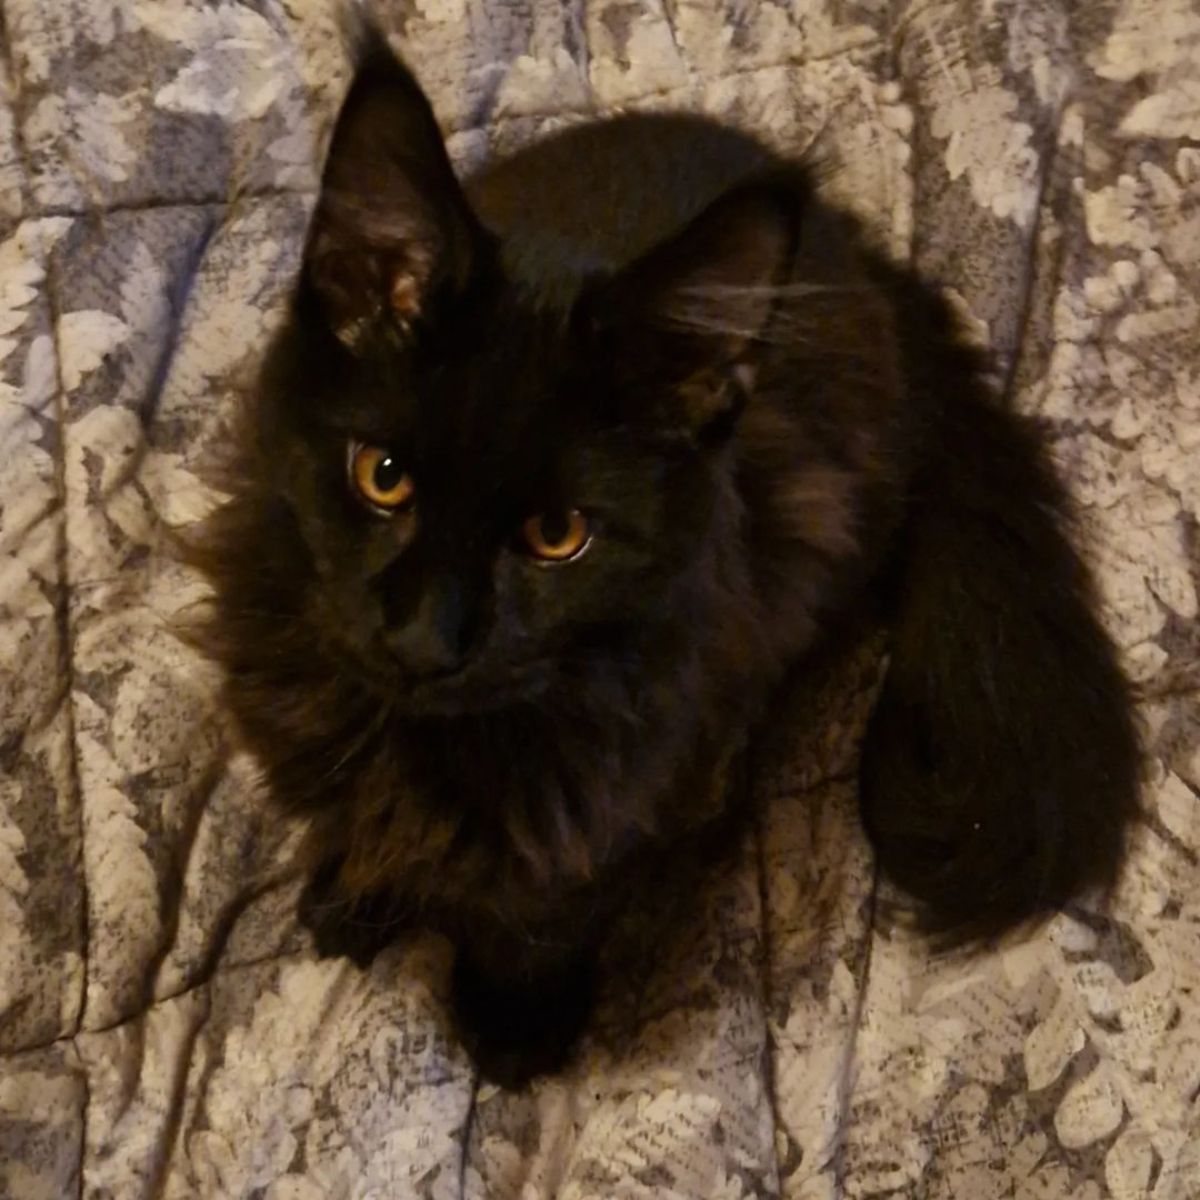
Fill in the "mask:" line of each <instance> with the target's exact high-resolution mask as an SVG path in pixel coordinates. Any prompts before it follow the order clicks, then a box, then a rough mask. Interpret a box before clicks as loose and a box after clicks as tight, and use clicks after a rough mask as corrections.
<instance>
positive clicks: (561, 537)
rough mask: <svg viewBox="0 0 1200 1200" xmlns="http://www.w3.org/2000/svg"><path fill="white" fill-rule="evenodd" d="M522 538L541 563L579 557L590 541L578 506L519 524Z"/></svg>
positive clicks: (586, 524) (584, 518)
mask: <svg viewBox="0 0 1200 1200" xmlns="http://www.w3.org/2000/svg"><path fill="white" fill-rule="evenodd" d="M521 537H522V538H523V539H524V541H525V547H526V549H528V551H529V553H530V554H532V555H533V556H534V557H535V558H540V559H541V560H542V561H543V562H566V561H567V560H568V559H572V558H578V557H579V556H580V555H581V554H582V553H583V552H584V551H585V550H586V549H587V548H588V545H589V544H590V542H591V540H592V535H591V531H590V530H589V529H588V522H587V518H586V517H585V516H584V515H583V513H581V512H580V511H579V510H578V509H577V508H573V509H571V510H570V511H569V512H564V513H554V514H545V513H543V514H542V515H541V516H537V517H530V518H529V520H528V521H526V522H525V524H524V525H522V526H521Z"/></svg>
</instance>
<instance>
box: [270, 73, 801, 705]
mask: <svg viewBox="0 0 1200 1200" xmlns="http://www.w3.org/2000/svg"><path fill="white" fill-rule="evenodd" d="M792 220H793V216H792V212H791V210H790V208H789V204H788V203H787V200H786V197H785V196H784V195H783V194H781V193H780V192H779V191H777V190H773V189H772V188H771V187H769V186H766V185H762V186H745V187H742V188H740V189H738V190H736V191H733V192H731V193H729V194H727V195H726V196H725V197H723V198H722V199H720V200H718V201H717V202H716V203H715V204H713V205H711V206H710V207H709V208H707V209H705V210H704V211H703V212H701V213H700V214H699V215H698V216H697V217H696V218H695V219H694V220H693V221H692V222H691V223H690V224H687V225H686V226H685V227H684V228H682V229H680V230H678V231H677V232H676V233H675V234H674V235H673V236H671V237H669V238H668V239H666V240H665V241H664V242H663V243H662V244H660V245H658V246H656V247H654V248H652V249H651V250H650V251H649V252H648V253H646V254H644V255H641V256H640V257H638V258H637V259H636V261H634V262H632V263H630V264H628V265H626V266H625V267H623V268H622V269H620V270H618V271H616V272H611V273H606V274H604V275H597V276H595V277H591V278H582V279H581V280H580V286H579V289H578V294H577V295H576V296H574V297H573V298H572V299H571V301H570V302H569V303H549V302H547V301H546V300H545V298H540V297H538V296H537V295H536V294H534V293H533V292H532V291H531V290H530V289H529V288H528V287H526V286H525V285H524V283H523V281H522V280H521V279H520V278H518V277H514V274H513V272H512V270H511V269H510V268H509V266H508V265H507V264H506V262H505V257H504V253H503V249H504V248H503V245H502V243H501V241H500V239H499V238H498V237H497V236H496V235H495V234H494V233H493V232H491V231H489V230H487V229H485V228H484V227H483V225H482V224H481V222H480V221H479V220H478V219H477V218H476V216H475V215H474V214H473V212H472V210H471V208H470V206H469V204H468V202H467V200H466V198H465V196H464V193H463V191H462V189H461V188H460V186H459V184H458V182H457V181H456V179H455V175H454V172H453V170H452V168H451V165H450V162H449V159H448V157H447V154H446V151H445V148H444V146H443V143H442V140H441V137H440V135H439V133H438V130H437V126H436V124H435V122H434V119H433V116H432V113H431V111H430V109H429V106H428V104H427V102H426V101H425V99H424V97H423V96H422V95H421V93H420V92H419V90H418V89H417V88H416V85H415V84H414V83H413V82H412V80H411V79H410V78H409V76H408V75H407V74H406V73H405V72H404V71H403V70H402V68H400V67H399V66H398V64H396V63H395V62H393V61H391V60H390V59H387V58H381V57H377V58H376V59H375V60H373V61H371V62H370V63H369V64H368V65H367V66H366V67H365V68H364V69H363V71H362V72H361V73H360V75H359V77H358V79H357V80H356V82H355V84H354V86H353V88H352V90H351V93H350V95H349V97H348V99H347V101H346V104H345V106H344V108H343V110H342V114H341V116H340V118H339V121H338V124H337V126H336V129H335V132H334V137H333V142H332V146H331V150H330V154H329V159H328V163H327V167H326V172H325V178H324V185H323V190H322V194H321V197H320V201H319V204H318V207H317V210H316V212H315V214H314V218H313V223H312V227H311V230H310V235H309V240H308V244H307V249H306V253H305V259H304V265H303V274H302V280H301V283H300V287H299V291H298V295H297V298H296V302H295V305H294V309H293V312H292V314H291V316H290V318H289V321H288V324H287V327H286V328H285V330H284V332H283V334H282V336H281V337H280V339H279V341H278V343H277V345H276V347H275V350H274V352H273V354H272V356H271V359H270V362H269V366H268V370H267V372H266V375H265V379H264V384H263V388H262V394H261V398H260V412H259V414H258V418H257V423H256V428H255V435H254V441H255V456H254V463H255V466H254V468H253V469H254V470H255V471H256V472H257V473H258V476H259V477H258V479H257V480H256V483H255V488H256V496H257V500H256V503H257V504H258V507H259V510H260V511H262V512H267V511H269V512H270V513H271V514H272V515H271V519H270V520H269V521H267V520H265V519H264V520H262V521H260V523H259V528H260V529H261V531H262V533H261V536H262V538H263V540H264V544H263V546H262V547H261V560H262V562H263V563H267V562H272V563H273V564H275V565H274V566H273V567H272V569H273V570H276V571H278V570H283V571H284V572H285V574H287V575H288V576H289V578H290V580H291V585H292V587H293V588H294V592H295V595H294V601H295V605H296V617H295V618H294V619H295V620H299V621H303V622H304V623H305V624H306V625H307V627H308V628H309V629H310V631H311V636H312V641H313V644H314V646H316V645H317V644H320V645H321V646H322V647H324V651H325V653H326V655H327V656H328V654H329V652H331V651H332V653H333V654H334V656H335V657H337V656H340V657H341V658H342V659H343V660H344V663H343V665H344V666H345V668H346V669H347V670H350V671H357V672H360V673H361V674H362V675H363V676H364V677H365V678H368V679H370V680H372V681H373V682H374V683H375V684H377V685H378V687H379V688H381V689H384V690H386V691H387V692H388V693H389V694H390V695H391V696H392V697H393V701H394V704H395V705H396V706H397V707H399V708H400V709H408V710H409V711H412V712H426V713H428V712H438V713H456V712H463V711H473V710H478V709H482V708H488V707H491V706H495V705H498V704H506V703H512V702H514V701H520V700H521V699H522V698H525V697H531V696H534V695H538V694H541V693H543V692H544V691H545V690H546V688H547V687H550V686H553V685H554V684H555V683H556V682H559V683H562V682H564V681H570V680H571V679H573V678H579V677H580V675H581V672H583V671H585V670H586V669H587V668H588V665H589V664H593V665H594V664H596V663H597V662H604V661H606V660H609V661H614V662H616V661H627V660H628V659H629V658H630V657H631V656H636V655H637V654H639V653H641V652H642V651H643V650H644V649H645V648H646V647H647V646H649V645H652V644H653V643H654V640H655V639H656V638H660V637H668V636H678V635H679V632H680V628H681V625H684V624H686V623H687V622H688V621H689V620H691V619H692V617H693V616H694V615H695V611H696V605H697V603H698V601H699V598H700V593H702V592H703V590H704V588H705V587H707V586H709V585H710V584H711V582H712V581H711V579H710V578H708V576H710V575H711V573H712V572H713V571H717V570H720V569H721V567H720V564H719V563H718V562H717V559H718V558H719V557H720V554H717V553H716V552H715V551H714V546H713V544H712V543H713V537H714V528H715V523H717V524H721V535H720V536H721V537H723V538H725V539H726V540H728V539H730V538H736V536H737V532H736V529H735V528H734V527H733V522H734V518H735V516H736V514H735V513H734V511H733V509H734V508H735V507H736V502H735V500H733V499H732V489H731V486H730V479H729V472H730V471H731V469H732V468H731V465H730V455H729V453H728V447H729V443H730V439H731V436H732V435H733V433H734V431H735V428H736V423H737V420H738V416H739V412H740V410H741V407H742V406H743V404H744V403H745V401H746V400H747V398H748V395H749V394H750V392H751V391H752V390H753V386H754V374H755V370H756V367H757V360H756V354H757V348H758V346H759V344H760V334H761V333H762V331H763V328H764V327H765V325H766V323H767V321H768V320H769V319H770V315H771V299H770V298H771V295H772V289H773V287H774V285H776V284H777V283H779V282H780V281H781V279H782V278H783V277H784V275H785V274H786V272H787V270H788V267H789V262H790V255H791V253H792V247H793V230H792ZM706 313H707V314H708V316H710V317H712V318H713V319H711V320H706ZM268 541H269V542H270V544H269V545H268V544H266V543H267V542H268ZM281 619H282V618H281ZM689 636H703V631H702V630H693V631H691V632H690V634H689Z"/></svg>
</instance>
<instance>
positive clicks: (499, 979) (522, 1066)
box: [452, 939, 594, 1088]
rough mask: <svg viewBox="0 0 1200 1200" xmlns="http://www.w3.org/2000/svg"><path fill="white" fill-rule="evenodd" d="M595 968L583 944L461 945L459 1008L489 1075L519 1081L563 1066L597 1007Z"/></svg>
mask: <svg viewBox="0 0 1200 1200" xmlns="http://www.w3.org/2000/svg"><path fill="white" fill-rule="evenodd" d="M593 976H594V960H593V956H592V954H591V952H590V951H589V950H586V949H584V948H582V947H562V948H561V949H560V950H550V951H548V950H547V949H546V948H545V947H544V946H543V947H539V948H537V949H536V950H534V948H533V947H531V946H529V945H522V944H520V943H519V942H517V941H516V940H515V939H511V940H510V939H504V942H503V943H501V944H496V943H491V944H487V945H484V944H481V943H480V942H478V941H477V942H476V944H475V945H472V944H471V943H470V942H467V943H464V944H462V945H460V946H459V950H458V954H457V956H456V958H455V962H454V979H453V985H452V987H453V1002H454V1015H455V1020H456V1023H457V1025H458V1028H459V1034H460V1036H461V1038H462V1040H463V1043H464V1045H465V1046H466V1047H467V1050H468V1052H469V1053H470V1055H471V1057H472V1058H473V1059H474V1061H475V1063H476V1065H477V1067H478V1068H479V1071H480V1074H481V1075H482V1076H483V1078H485V1079H487V1080H489V1081H490V1082H492V1083H496V1084H499V1085H500V1086H501V1087H505V1088H519V1087H521V1086H523V1085H524V1084H525V1083H527V1082H528V1081H529V1080H530V1079H532V1078H534V1077H535V1076H537V1075H544V1074H549V1073H552V1072H554V1071H557V1070H559V1069H560V1068H561V1067H562V1066H563V1065H564V1063H565V1062H566V1061H567V1059H568V1058H569V1056H570V1054H571V1051H572V1049H573V1047H574V1045H575V1043H576V1042H577V1041H578V1039H579V1035H580V1033H581V1032H582V1030H583V1027H584V1025H585V1023H586V1022H587V1018H588V1015H589V1013H590V1012H591V1008H592V1000H593Z"/></svg>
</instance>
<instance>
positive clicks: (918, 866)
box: [862, 396, 1140, 936]
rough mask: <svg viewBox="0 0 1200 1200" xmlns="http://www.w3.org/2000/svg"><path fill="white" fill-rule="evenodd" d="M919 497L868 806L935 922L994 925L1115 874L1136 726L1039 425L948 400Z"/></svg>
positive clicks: (984, 405)
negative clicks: (1070, 533) (1040, 434)
mask: <svg viewBox="0 0 1200 1200" xmlns="http://www.w3.org/2000/svg"><path fill="white" fill-rule="evenodd" d="M910 505H911V507H910V513H909V520H908V528H907V545H906V547H905V553H904V556H903V565H902V568H901V572H900V576H899V581H898V586H899V591H898V595H897V609H896V614H895V622H894V635H893V644H892V651H891V662H890V666H889V670H888V675H887V678H886V681H885V683H884V686H883V690H882V694H881V697H880V700H879V703H878V706H877V708H876V711H875V714H874V716H873V718H872V722H871V725H870V727H869V730H868V733H867V738H866V742H865V745H864V750H863V763H862V788H863V814H864V820H865V823H866V826H867V829H868V832H869V834H870V835H871V838H872V840H873V841H874V844H875V847H876V850H877V854H878V858H879V862H880V865H881V867H882V868H883V870H884V871H885V872H886V873H887V874H888V875H889V876H891V877H892V878H893V879H894V880H895V881H896V882H897V883H898V884H900V885H901V887H903V888H904V889H905V890H906V891H907V892H909V893H911V894H912V895H913V896H914V897H916V898H917V900H918V901H919V902H920V904H921V918H922V923H923V924H924V925H925V926H926V927H927V928H931V929H935V930H939V931H948V932H955V933H961V934H963V935H967V936H987V935H990V934H993V933H996V932H999V931H1001V930H1002V929H1004V928H1005V927H1007V926H1009V925H1012V924H1014V923H1017V922H1020V921H1022V920H1024V919H1025V918H1029V917H1034V916H1038V915H1040V914H1043V913H1047V912H1049V911H1051V910H1053V909H1055V908H1058V907H1060V906H1061V905H1062V904H1064V903H1065V902H1066V901H1068V900H1069V899H1070V898H1071V897H1073V896H1074V895H1075V894H1076V893H1078V892H1080V891H1081V890H1083V889H1086V888H1089V887H1093V886H1099V887H1103V888H1107V887H1108V886H1109V885H1111V884H1112V883H1113V882H1114V880H1115V877H1116V874H1117V871H1118V868H1119V865H1120V862H1121V858H1122V851H1123V847H1124V844H1125V840H1126V834H1127V831H1128V828H1129V826H1130V823H1131V821H1132V820H1133V817H1134V815H1135V813H1136V811H1137V794H1138V783H1139V775H1140V764H1139V746H1138V738H1137V734H1136V731H1135V726H1134V722H1133V715H1132V709H1131V700H1130V695H1129V688H1128V685H1127V683H1126V680H1125V678H1124V676H1123V674H1122V672H1121V669H1120V667H1119V665H1118V662H1117V658H1116V652H1115V650H1114V647H1113V645H1112V643H1111V642H1110V641H1109V639H1108V637H1107V635H1106V634H1105V632H1104V630H1103V628H1102V626H1101V624H1100V622H1099V620H1098V617H1097V613H1096V610H1097V604H1096V597H1095V593H1094V588H1093V584H1092V580H1091V577H1090V575H1089V572H1088V570H1087V568H1086V566H1085V565H1084V564H1083V562H1082V561H1081V559H1080V558H1079V556H1078V554H1077V553H1076V551H1075V549H1074V548H1073V546H1072V543H1071V541H1070V539H1069V536H1068V534H1069V529H1070V523H1071V522H1070V515H1069V514H1070V506H1069V503H1068V500H1067V497H1066V495H1065V493H1064V490H1063V488H1062V486H1061V485H1060V483H1059V482H1058V480H1057V478H1056V477H1055V474H1054V472H1053V469H1052V467H1051V464H1050V462H1049V458H1048V454H1047V451H1046V449H1045V447H1044V445H1043V442H1042V439H1041V438H1040V436H1039V434H1038V431H1037V430H1036V428H1035V427H1034V426H1033V424H1032V423H1030V422H1028V421H1026V420H1025V419H1024V418H1021V417H1018V416H1015V415H1013V414H1011V413H1008V412H1006V411H1003V410H1001V409H1000V408H999V407H997V406H995V405H993V404H991V403H990V402H988V401H987V400H985V399H983V398H981V397H978V396H975V397H970V396H968V397H962V396H959V397H952V398H950V399H949V400H948V401H947V404H946V406H945V409H944V410H943V411H942V412H941V414H940V415H939V416H938V418H937V421H936V432H935V434H934V436H933V438H932V444H931V445H930V447H929V453H928V457H927V458H926V459H925V467H924V468H923V469H922V471H921V472H920V473H919V475H918V478H917V480H916V482H915V485H914V490H913V494H912V496H911V498H910Z"/></svg>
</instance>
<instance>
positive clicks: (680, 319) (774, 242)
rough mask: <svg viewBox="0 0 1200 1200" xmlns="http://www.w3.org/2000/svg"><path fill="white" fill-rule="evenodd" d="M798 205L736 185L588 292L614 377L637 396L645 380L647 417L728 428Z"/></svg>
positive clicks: (786, 262) (790, 250)
mask: <svg viewBox="0 0 1200 1200" xmlns="http://www.w3.org/2000/svg"><path fill="white" fill-rule="evenodd" d="M800 204H801V200H800V197H799V195H798V193H797V192H796V190H795V189H794V188H792V187H789V186H787V185H785V184H780V185H776V184H775V183H772V182H764V183H754V184H747V185H743V186H741V187H738V188H736V189H735V190H733V191H731V192H728V193H726V195H724V196H723V197H721V198H720V199H719V200H717V201H715V202H714V203H713V204H711V205H710V206H709V207H708V208H706V209H705V210H704V211H703V212H702V213H701V214H700V215H699V216H698V217H696V218H695V219H694V220H693V221H692V222H691V223H690V224H688V225H687V226H685V227H684V229H683V230H682V231H681V232H680V233H679V234H677V235H676V236H675V237H673V238H671V239H670V240H669V241H666V242H663V243H661V244H660V245H658V246H657V247H655V248H654V249H652V250H650V251H649V252H648V253H647V254H645V255H644V256H643V257H641V258H640V259H638V260H636V261H635V262H634V263H633V264H632V265H630V266H629V267H626V268H625V269H624V270H623V271H621V272H620V273H618V274H617V275H616V276H615V277H614V278H613V279H612V280H610V281H609V282H608V283H607V284H605V285H604V286H603V287H602V288H601V289H600V292H599V294H598V295H597V296H595V297H594V298H593V301H592V302H593V303H595V304H596V305H597V307H596V308H595V309H594V310H593V312H594V313H595V316H594V318H593V319H594V321H595V323H596V324H597V325H598V326H599V327H600V328H605V329H607V331H608V337H610V338H611V339H612V344H611V352H612V353H613V354H614V356H615V358H616V361H617V362H618V363H619V365H620V370H621V373H622V375H624V376H625V377H626V379H627V380H631V381H632V382H634V383H635V384H636V383H637V382H639V381H640V383H641V384H642V386H641V387H637V386H635V387H634V388H633V389H632V392H633V393H634V394H637V393H641V395H642V398H643V401H644V399H645V391H646V388H647V386H648V387H649V388H650V390H651V394H652V397H653V401H652V403H653V408H654V410H655V411H654V413H653V414H652V415H653V417H654V419H656V420H664V419H665V420H667V421H671V422H674V423H675V424H677V425H681V426H682V427H683V428H684V429H685V431H687V432H690V433H692V434H699V433H700V432H702V431H703V430H705V429H706V428H708V427H709V426H711V425H713V424H714V423H718V424H720V425H723V426H726V427H731V422H732V418H733V417H736V413H737V411H739V410H740V407H741V404H742V403H743V402H744V400H745V399H746V394H747V392H748V391H749V390H751V389H752V387H753V381H754V376H755V370H756V366H757V363H758V361H759V359H760V357H761V351H762V348H763V346H764V345H765V344H766V343H767V339H768V338H769V336H770V325H771V319H772V316H773V314H774V312H775V309H776V306H777V303H778V300H779V296H780V289H781V286H782V285H783V284H785V283H786V282H787V281H788V277H789V274H790V271H791V266H792V259H793V256H794V252H795V245H796V233H797V229H798V225H799V214H800ZM722 418H724V420H721V419H722Z"/></svg>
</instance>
